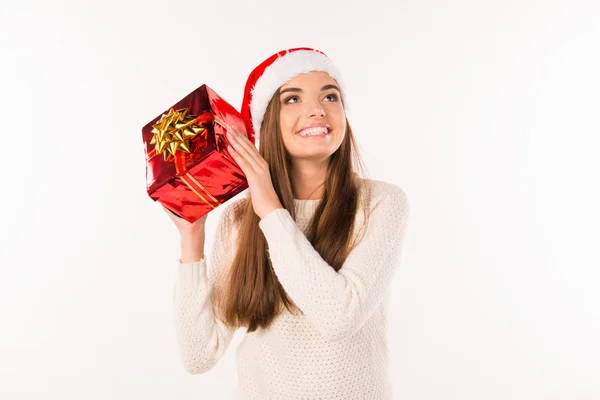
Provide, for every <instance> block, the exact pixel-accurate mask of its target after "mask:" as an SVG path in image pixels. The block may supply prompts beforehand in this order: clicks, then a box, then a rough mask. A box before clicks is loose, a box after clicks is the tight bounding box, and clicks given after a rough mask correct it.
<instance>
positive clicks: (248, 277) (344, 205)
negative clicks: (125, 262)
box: [213, 90, 371, 332]
mask: <svg viewBox="0 0 600 400" xmlns="http://www.w3.org/2000/svg"><path fill="white" fill-rule="evenodd" d="M280 110H281V104H280V103H279V90H277V92H276V93H275V94H274V96H273V98H272V99H271V101H270V102H269V105H268V107H267V110H266V111H265V118H264V120H263V123H262V125H261V129H260V132H261V140H260V142H259V149H258V150H259V153H260V155H261V156H262V157H263V158H264V159H265V160H266V161H267V162H268V164H269V170H270V174H271V179H272V181H273V187H274V189H275V192H276V193H277V195H278V197H279V201H280V202H281V204H282V206H283V207H284V208H285V209H286V210H288V211H289V213H290V215H291V216H292V218H293V219H294V220H296V210H295V204H294V195H293V192H292V184H291V182H290V169H291V159H290V156H289V154H288V153H287V151H286V149H285V146H284V142H283V139H282V137H281V130H280V124H279V113H280ZM365 171H366V168H365V166H364V162H363V161H362V159H361V158H360V155H359V153H358V145H357V143H356V140H355V138H354V135H353V134H352V129H351V128H350V124H349V123H348V120H347V119H346V132H345V135H344V139H343V141H342V143H341V145H340V147H339V148H338V149H337V150H336V151H335V153H333V154H332V155H331V156H330V159H329V166H328V173H327V179H326V181H325V185H324V194H323V196H322V200H321V201H320V202H319V204H318V206H317V207H316V210H315V212H314V214H313V217H312V219H311V221H310V222H309V228H308V232H307V233H306V237H307V239H308V240H309V241H310V243H311V244H312V245H313V247H314V248H315V250H316V251H317V252H318V253H319V254H320V255H321V257H322V258H323V260H325V261H326V262H327V263H328V264H329V265H330V266H331V267H332V268H333V269H334V270H335V271H339V269H340V268H341V267H342V265H343V263H344V261H345V260H346V257H348V254H349V253H350V251H351V250H352V248H353V247H354V246H355V245H356V244H357V242H358V240H357V241H352V240H351V238H352V237H353V232H354V230H355V226H354V225H355V216H356V213H357V211H358V209H359V204H363V205H364V207H363V210H364V215H365V223H364V225H363V226H365V227H366V225H367V223H368V222H367V220H368V215H369V212H368V205H369V203H370V198H371V193H370V190H369V188H370V187H369V185H361V180H360V178H359V176H360V177H362V178H364V177H366V175H365ZM361 194H363V195H365V196H366V197H363V198H362V199H361V196H360V195H361ZM364 199H366V200H364ZM233 211H234V222H235V224H236V227H237V231H238V235H237V238H238V240H237V249H235V250H236V251H235V256H234V258H233V262H232V264H231V266H230V268H229V271H228V274H227V275H228V278H227V280H226V282H225V283H224V285H223V288H222V290H215V293H214V294H215V297H214V300H213V301H214V304H215V305H216V307H217V309H218V310H219V312H220V314H221V319H222V320H223V321H224V322H225V323H226V324H227V325H229V326H234V327H236V328H237V327H240V326H247V327H248V329H247V332H253V331H255V330H256V329H257V328H258V327H262V328H267V327H268V326H269V325H270V324H271V322H272V321H273V319H274V318H275V317H276V316H277V315H278V314H279V313H280V312H281V311H283V308H282V305H283V306H285V307H286V308H287V309H288V310H289V311H290V312H293V311H300V312H302V311H301V310H299V309H298V307H297V306H296V305H295V304H294V303H293V301H292V300H291V299H290V298H289V297H288V296H287V294H286V292H285V290H284V288H283V286H282V285H281V283H279V280H278V279H277V277H276V275H275V272H274V271H273V267H272V265H271V260H270V259H269V256H268V253H267V241H266V239H265V237H264V235H263V233H262V231H261V230H260V228H259V225H258V223H259V222H260V218H259V217H258V215H256V213H255V212H254V209H253V207H252V202H251V201H250V199H249V198H245V199H242V202H241V203H240V204H239V206H237V207H235V209H234V210H233ZM240 249H243V251H239V250H240ZM292 309H293V310H292Z"/></svg>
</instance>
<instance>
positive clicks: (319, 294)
mask: <svg viewBox="0 0 600 400" xmlns="http://www.w3.org/2000/svg"><path fill="white" fill-rule="evenodd" d="M363 184H369V185H371V188H372V192H373V197H372V201H371V203H370V209H371V210H372V211H371V216H370V220H369V225H368V226H366V227H365V228H366V233H365V235H364V236H363V238H362V240H361V241H360V243H359V244H358V245H357V246H356V247H355V248H354V249H353V250H352V252H351V253H350V254H349V256H348V258H347V259H346V261H345V262H344V264H343V266H342V268H341V269H340V270H339V271H338V272H336V271H335V270H334V269H333V268H332V267H331V266H329V265H328V264H327V263H326V262H325V261H324V260H323V259H322V258H321V256H320V255H319V253H317V252H316V251H315V250H314V248H313V247H312V245H311V244H310V242H309V241H308V240H307V239H306V236H305V232H307V229H308V223H309V222H310V218H311V216H312V214H313V212H314V210H315V209H316V207H317V205H318V202H319V200H295V201H294V202H295V207H296V221H294V220H293V219H292V217H291V215H290V213H289V212H288V211H287V210H286V209H283V208H279V209H276V210H273V211H272V212H270V213H269V214H267V215H265V216H264V217H263V218H262V220H261V221H260V223H259V226H260V229H261V230H262V232H263V234H264V235H265V238H266V239H267V243H268V249H269V250H268V251H269V256H270V259H271V262H272V264H273V268H274V270H275V274H276V276H277V278H278V279H279V281H280V282H281V285H282V286H283V288H284V289H285V291H286V293H287V295H288V296H289V297H290V298H291V299H292V300H293V301H294V303H295V304H296V305H297V306H298V307H299V308H300V309H301V310H302V312H303V313H304V315H300V314H298V315H295V314H292V313H290V312H289V311H288V310H287V309H285V308H284V311H283V312H282V313H281V314H279V315H278V316H277V317H276V318H275V320H274V321H273V323H272V325H271V326H269V328H268V329H262V328H259V329H258V330H257V331H255V332H251V333H246V335H245V336H244V338H243V340H242V341H241V342H240V344H239V345H238V347H237V352H236V363H237V376H238V382H237V387H236V393H237V394H236V397H234V398H236V399H256V400H265V399H276V400H279V399H281V400H284V399H285V400H291V399H323V400H329V399H336V400H342V399H344V400H352V399H356V400H369V399H373V400H383V399H392V391H391V385H390V382H389V377H388V354H387V303H388V299H389V287H390V283H391V280H392V277H393V275H394V273H395V271H396V270H397V268H398V265H399V262H400V256H401V247H402V242H403V238H404V233H405V231H406V225H407V220H408V214H409V203H408V200H407V197H406V194H405V192H404V191H403V190H402V189H401V188H400V187H398V186H396V185H393V184H391V183H387V182H383V181H375V180H363ZM240 201H241V200H238V201H235V202H232V203H231V204H229V205H227V206H225V207H226V208H225V210H224V212H223V213H222V217H221V219H220V220H219V223H218V226H217V232H216V237H215V240H214V244H213V248H212V252H211V257H210V259H209V262H208V265H209V267H207V262H206V260H205V259H203V260H201V261H200V262H194V263H181V262H180V261H178V265H177V275H176V279H175V285H174V317H175V328H176V332H177V340H178V345H179V349H180V354H181V359H182V362H183V365H184V367H185V369H186V370H187V371H188V372H189V373H191V374H200V373H203V372H205V371H208V370H210V369H211V368H212V367H213V366H214V365H215V364H216V363H217V362H218V361H219V359H220V358H221V356H222V355H223V354H224V352H225V351H226V349H227V347H228V346H229V343H230V342H231V339H232V337H233V334H234V333H235V329H233V328H230V327H228V326H226V325H225V324H224V323H223V322H222V321H221V319H220V318H219V317H218V313H217V312H216V310H215V309H214V308H213V303H212V293H213V290H214V288H215V287H216V285H219V284H221V283H222V282H223V280H224V279H225V275H226V271H227V267H228V265H230V264H231V261H232V258H233V254H232V252H231V249H232V248H235V247H233V246H234V243H235V240H236V230H235V226H234V224H233V221H232V215H233V210H234V208H235V207H236V206H237V205H238V204H239V203H240ZM356 222H357V225H358V226H357V227H358V228H360V227H362V226H363V225H364V217H363V213H362V211H361V210H358V212H357V215H356ZM355 232H361V234H362V231H361V230H360V229H358V230H355ZM241 329H242V328H241ZM243 329H245V328H243Z"/></svg>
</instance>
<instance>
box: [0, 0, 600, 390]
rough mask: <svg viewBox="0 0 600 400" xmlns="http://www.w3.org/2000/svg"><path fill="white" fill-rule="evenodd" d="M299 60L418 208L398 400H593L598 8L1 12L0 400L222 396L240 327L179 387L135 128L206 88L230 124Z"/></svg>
mask: <svg viewBox="0 0 600 400" xmlns="http://www.w3.org/2000/svg"><path fill="white" fill-rule="evenodd" d="M298 46H309V47H316V48H319V49H321V50H323V51H324V52H326V53H327V54H328V55H329V56H330V57H331V58H332V59H333V60H334V61H335V62H336V64H337V65H338V67H339V68H340V70H341V71H342V74H343V76H344V80H345V83H346V85H347V87H348V91H347V94H348V98H349V102H350V103H349V106H350V110H349V112H348V117H349V120H350V122H351V124H352V126H353V128H354V130H355V133H356V135H357V137H358V140H359V142H360V145H361V148H362V150H363V156H364V157H365V160H366V162H367V165H368V167H369V171H370V175H371V178H373V179H380V180H385V181H389V182H392V183H395V184H397V185H399V186H401V187H402V188H403V189H404V190H405V191H406V193H407V195H408V197H409V200H410V202H411V206H412V209H411V210H412V213H411V216H410V223H409V227H408V231H407V236H406V240H405V244H404V253H403V257H402V261H401V266H400V268H399V269H398V273H397V274H396V275H395V278H394V281H393V282H392V286H393V293H392V298H391V302H390V314H389V335H390V346H389V355H390V369H389V374H390V379H391V381H392V383H393V389H394V393H395V398H396V399H402V400H404V399H409V400H425V399H427V400H439V399H444V400H445V399H460V400H482V399H486V400H487V399H498V400H506V399H523V400H525V399H527V400H530V399H561V400H563V399H564V400H572V399H598V398H600V379H599V378H600V344H599V341H598V338H599V337H600V290H599V288H598V287H599V283H600V272H599V270H600V256H599V254H598V249H597V246H598V242H599V238H600V234H599V231H598V227H599V225H600V212H599V211H598V208H599V205H600V189H599V184H598V172H599V171H600V161H599V144H600V140H599V139H598V138H599V136H600V122H599V115H600V97H599V93H600V78H599V74H598V71H600V4H599V3H598V2H597V1H593V0H590V1H577V0H564V1H561V0H545V1H541V0H540V1H534V0H520V1H516V0H508V1H506V0H505V1H497V0H496V1H488V0H486V1H481V0H479V1H476V0H455V1H442V0H406V1H395V2H389V3H388V2H383V1H371V2H367V1H361V2H357V1H341V0H340V1H324V0H319V1H313V0H305V1H301V2H287V1H275V0H272V1H253V2H242V1H239V2H231V1H223V0H213V1H211V2H208V1H169V2H167V1H164V2H158V1H141V0H138V1H122V0H119V1H118V0H104V1H96V2H92V1H74V0H73V1H37V2H32V1H19V2H17V1H14V2H8V1H7V0H2V5H1V8H0V110H1V111H0V115H1V121H2V123H1V125H0V127H1V130H0V138H1V140H2V152H1V156H0V182H1V183H0V187H1V189H0V190H1V195H0V201H1V205H2V209H3V211H4V212H3V215H2V218H1V221H2V223H1V226H2V229H1V235H2V236H1V247H0V250H1V257H0V262H1V268H0V274H1V275H0V316H1V319H0V324H1V325H0V326H1V328H0V398H2V399H7V400H9V399H11V400H12V399H41V398H43V399H69V400H70V399H73V400H75V399H78V400H79V399H87V400H95V399H123V400H125V399H128V400H129V399H138V398H140V399H141V398H143V399H200V398H203V399H224V398H225V397H226V395H227V394H228V392H229V391H230V389H231V388H232V387H233V381H234V380H235V364H234V355H235V347H236V346H237V343H239V341H240V340H241V338H242V335H243V331H241V330H239V331H238V332H237V333H236V336H235V337H234V340H233V342H232V343H231V345H230V347H229V349H228V351H227V353H226V354H225V356H224V358H223V359H222V360H221V361H220V362H219V364H217V366H216V367H215V368H214V369H213V370H211V371H209V372H208V373H206V374H204V375H189V374H188V373H187V372H185V370H184V369H183V366H182V364H181V363H180V360H179V354H178V348H177V345H176V338H175V333H174V325H173V320H172V294H173V293H172V290H173V286H172V285H173V282H174V277H175V266H176V260H177V258H178V257H179V242H178V235H177V231H176V229H175V226H174V225H173V224H172V223H171V221H170V220H169V219H168V217H167V215H166V214H164V212H163V210H162V209H161V208H160V206H159V205H158V204H156V203H154V202H153V201H152V200H151V199H150V198H149V197H148V195H147V194H146V191H145V190H146V188H145V163H144V154H143V148H142V137H141V128H142V126H143V125H144V124H146V123H147V122H149V121H150V120H151V119H153V118H155V117H156V116H157V115H158V114H159V113H160V112H162V111H163V110H164V109H165V108H167V107H168V106H170V105H171V104H172V103H174V102H176V101H177V100H179V99H181V98H182V97H184V96H185V95H187V94H188V93H189V92H190V91H192V90H193V89H195V88H196V87H198V86H200V85H201V84H203V83H207V84H209V86H211V87H212V88H213V89H214V90H216V91H217V93H219V94H220V95H221V96H222V97H223V98H225V99H226V100H227V101H229V102H230V103H231V104H232V105H233V106H234V107H236V108H238V109H239V107H240V105H241V98H242V93H243V88H244V84H245V81H246V77H247V75H248V73H249V72H250V71H251V70H252V68H254V67H255V66H256V65H257V64H258V63H260V62H261V61H262V60H264V59H265V58H267V57H268V56H270V55H271V54H273V53H275V52H276V51H279V50H282V49H285V48H290V47H298ZM219 213H220V210H217V211H215V213H214V214H215V215H214V216H210V217H209V220H208V223H207V224H208V225H207V230H208V234H209V239H208V242H207V245H206V247H207V249H209V248H210V244H211V243H212V237H210V236H212V233H213V232H214V229H215V223H216V220H217V219H218V218H217V214H219Z"/></svg>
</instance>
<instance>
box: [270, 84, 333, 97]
mask: <svg viewBox="0 0 600 400" xmlns="http://www.w3.org/2000/svg"><path fill="white" fill-rule="evenodd" d="M329 89H335V90H337V91H338V92H340V93H342V91H341V90H340V88H339V87H337V86H336V85H331V84H330V85H325V86H323V87H322V88H321V92H322V91H324V90H329ZM287 92H300V93H302V89H300V88H295V87H291V88H287V89H283V90H282V91H281V92H279V94H280V95H282V94H284V93H287Z"/></svg>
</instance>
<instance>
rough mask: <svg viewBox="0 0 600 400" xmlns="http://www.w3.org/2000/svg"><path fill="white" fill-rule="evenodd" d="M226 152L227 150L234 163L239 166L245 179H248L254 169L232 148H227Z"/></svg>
mask: <svg viewBox="0 0 600 400" xmlns="http://www.w3.org/2000/svg"><path fill="white" fill-rule="evenodd" d="M227 150H229V153H230V154H231V155H232V156H233V159H234V160H235V162H236V163H237V164H238V165H239V166H240V168H241V169H242V172H244V175H246V178H250V175H251V174H253V173H254V168H252V166H251V165H250V163H249V162H248V161H247V160H246V158H244V157H242V156H241V155H240V153H238V152H237V151H236V150H235V149H234V148H233V146H227Z"/></svg>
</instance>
